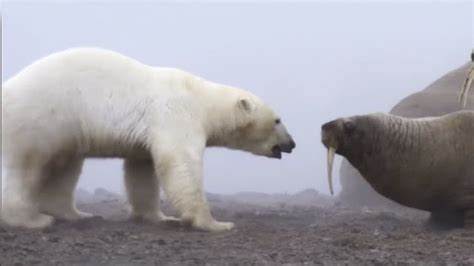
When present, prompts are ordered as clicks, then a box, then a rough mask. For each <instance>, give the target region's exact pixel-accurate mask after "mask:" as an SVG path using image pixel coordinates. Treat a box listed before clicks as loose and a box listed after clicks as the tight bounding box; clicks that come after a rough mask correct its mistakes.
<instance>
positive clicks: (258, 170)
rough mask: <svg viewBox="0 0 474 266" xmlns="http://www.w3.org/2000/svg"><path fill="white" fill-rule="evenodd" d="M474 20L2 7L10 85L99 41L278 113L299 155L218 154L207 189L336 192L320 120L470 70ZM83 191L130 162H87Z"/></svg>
mask: <svg viewBox="0 0 474 266" xmlns="http://www.w3.org/2000/svg"><path fill="white" fill-rule="evenodd" d="M472 13H473V7H472V2H471V1H456V2H455V1H445V2H439V1H438V2H429V1H418V2H408V1H404V2H401V3H396V2H388V1H383V2H373V1H371V2H363V1H359V2H354V1H350V2H340V1H338V2H329V1H328V2H324V1H318V2H299V3H294V2H273V3H272V2H268V1H264V2H261V3H257V2H248V1H247V2H241V3H226V4H219V3H211V2H201V3H196V2H193V3H189V2H188V3H153V2H137V1H133V2H120V3H111V2H110V1H106V2H99V1H96V2H88V3H79V2H75V3H62V4H61V3H55V2H48V3H41V4H39V3H37V2H32V3H28V2H20V3H18V2H5V1H4V3H3V10H2V15H3V78H4V80H5V79H7V78H9V77H11V76H12V75H14V74H15V73H17V72H18V71H19V70H21V69H22V68H23V67H25V66H27V65H28V64H30V63H31V62H32V61H33V60H35V59H37V58H39V57H41V56H44V55H47V54H49V53H51V52H55V51H59V50H62V49H66V48H69V47H76V46H99V47H103V48H108V49H113V50H116V51H118V52H121V53H124V54H126V55H128V56H131V57H134V58H136V59H138V60H140V61H142V62H144V63H147V64H150V65H157V66H158V65H161V66H172V67H178V68H182V69H185V70H188V71H191V72H193V73H195V74H198V75H201V76H203V77H204V78H206V79H209V80H213V81H216V82H221V83H226V84H229V85H233V86H238V87H241V88H244V89H247V90H250V91H252V92H254V93H255V94H257V95H259V96H260V97H261V98H263V99H264V100H265V101H266V102H268V103H269V104H270V105H271V106H272V107H273V108H274V109H275V110H277V112H278V113H279V114H280V115H281V117H282V120H283V122H284V123H285V125H286V126H287V128H288V129H289V131H290V132H291V134H292V135H293V137H294V139H295V141H296V143H297V148H296V150H295V151H294V153H293V154H291V155H289V156H284V158H283V159H282V160H273V159H267V158H262V157H256V156H253V155H250V154H246V153H243V152H237V151H229V150H224V149H209V150H208V151H207V153H206V158H205V186H206V189H207V190H208V191H211V192H221V193H232V192H237V191H261V192H295V191H298V190H302V189H305V188H316V189H318V190H320V191H323V192H327V191H328V189H327V181H326V167H325V152H326V151H325V149H324V148H323V146H322V144H321V143H320V126H321V124H322V123H324V122H326V121H328V120H331V119H334V118H336V117H339V116H347V115H354V114H360V113H367V112H374V111H388V110H389V109H390V107H392V106H393V105H394V104H395V103H396V102H398V101H399V100H401V99H402V98H403V97H405V96H407V95H408V94H410V93H413V92H415V91H418V90H421V89H422V88H424V87H425V86H427V85H428V84H429V83H431V82H432V81H434V80H435V79H437V78H438V77H440V76H441V75H443V74H444V73H446V72H448V71H450V70H452V69H454V68H456V67H458V66H460V65H461V64H463V63H465V62H466V61H467V60H468V59H469V54H470V51H471V49H472V47H473V44H474V42H473V39H472V36H473V22H472ZM336 166H338V164H336ZM336 176H337V175H336ZM80 186H82V187H86V188H88V189H92V188H95V187H97V186H103V187H105V188H107V189H111V190H115V191H121V190H122V176H121V165H120V163H119V162H118V161H117V160H106V161H105V160H100V161H88V163H87V164H86V167H85V168H84V171H83V176H82V177H81V180H80ZM337 187H338V184H336V188H337Z"/></svg>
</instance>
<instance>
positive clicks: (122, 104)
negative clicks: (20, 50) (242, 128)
mask: <svg viewBox="0 0 474 266" xmlns="http://www.w3.org/2000/svg"><path fill="white" fill-rule="evenodd" d="M153 72H154V70H153V68H151V67H149V66H146V65H144V64H142V63H140V62H138V61H136V60H133V59H131V58H128V57H126V56H123V55H120V54H118V53H115V52H112V51H108V50H103V49H98V48H76V49H69V50H66V51H63V52H59V53H55V54H51V55H49V56H46V57H44V58H42V59H39V60H38V61H36V62H34V63H33V64H31V65H30V66H28V67H26V68H25V69H23V70H22V71H21V72H19V73H18V74H17V75H15V76H14V77H12V78H11V79H10V80H8V81H6V82H5V83H4V84H3V97H2V103H3V104H2V105H3V106H2V111H3V118H4V119H3V123H4V129H3V130H2V138H5V139H6V140H8V141H7V142H6V143H7V145H5V147H4V148H5V149H6V150H5V151H6V152H13V151H18V150H20V151H21V150H22V149H21V148H19V147H15V146H17V145H22V143H27V144H28V145H29V146H30V147H29V148H30V149H35V148H36V149H45V147H51V149H53V148H54V147H55V146H65V145H64V143H65V142H68V143H74V142H75V144H76V146H77V145H81V146H82V147H86V149H87V147H90V146H94V145H96V144H100V143H101V141H102V142H106V141H111V142H113V141H115V140H117V139H119V138H122V139H123V137H122V136H119V135H120V134H123V131H125V130H128V134H130V138H139V137H140V132H144V131H145V130H146V129H144V125H142V124H140V123H141V121H142V120H141V119H139V118H137V117H136V116H140V115H143V113H144V112H145V109H146V108H147V104H148V103H149V102H150V99H151V98H152V96H151V94H153V93H155V94H157V93H161V94H166V93H165V92H163V91H162V92H160V91H159V90H154V88H153V87H156V85H157V84H156V80H155V77H154V75H153ZM152 81H153V82H154V83H153V84H152ZM129 128H133V129H134V130H136V131H134V130H132V131H131V132H130V130H129ZM137 131H140V132H137ZM89 139H91V140H95V141H96V142H97V141H98V142H97V143H96V144H94V143H88V140H89ZM78 141H82V143H80V144H78V143H77V142H78ZM8 143H10V144H11V145H8ZM25 145H26V144H25ZM35 145H36V147H35ZM104 145H105V146H107V145H106V143H104ZM99 146H100V145H99ZM98 149H103V148H102V147H98Z"/></svg>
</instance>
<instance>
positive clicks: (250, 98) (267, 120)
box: [224, 95, 295, 159]
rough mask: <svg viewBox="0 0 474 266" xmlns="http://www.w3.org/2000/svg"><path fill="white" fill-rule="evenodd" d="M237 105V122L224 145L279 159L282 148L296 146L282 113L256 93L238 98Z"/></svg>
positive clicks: (235, 118) (289, 148)
mask: <svg viewBox="0 0 474 266" xmlns="http://www.w3.org/2000/svg"><path fill="white" fill-rule="evenodd" d="M233 109H234V112H233V113H234V119H233V120H234V124H233V127H232V130H231V131H230V132H228V133H227V134H226V135H227V136H225V141H224V146H226V147H228V148H231V149H238V150H244V151H248V152H251V153H253V154H256V155H261V156H266V157H271V158H278V159H280V158H281V153H282V152H286V153H291V151H292V150H293V149H294V148H295V142H294V141H293V138H292V137H291V135H290V134H289V133H288V132H287V130H286V128H285V126H284V125H283V123H282V121H281V119H280V117H279V116H277V115H276V114H275V112H274V111H273V110H272V109H270V108H269V107H268V106H267V105H266V104H264V103H263V102H262V101H261V100H260V99H259V98H257V97H256V96H254V95H246V96H243V97H240V98H238V100H237V101H236V102H234V103H233Z"/></svg>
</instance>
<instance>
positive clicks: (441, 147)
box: [322, 111, 474, 228]
mask: <svg viewBox="0 0 474 266" xmlns="http://www.w3.org/2000/svg"><path fill="white" fill-rule="evenodd" d="M322 141H323V144H324V145H325V146H326V147H327V148H329V147H330V146H331V147H334V148H336V153H337V154H340V155H342V156H344V157H345V158H347V159H348V160H349V162H350V163H351V164H352V165H353V166H355V167H356V168H357V169H358V170H359V172H360V173H361V174H362V176H363V177H364V178H365V179H366V180H367V182H369V183H370V185H371V186H372V187H373V188H374V189H375V190H376V191H377V192H379V193H380V194H382V195H384V196H385V197H387V198H390V199H392V200H393V201H396V202H398V203H400V204H403V205H406V206H408V207H413V208H417V209H421V210H426V211H429V212H431V213H432V217H431V218H432V220H435V222H443V221H445V220H446V218H448V220H449V218H451V220H452V219H456V217H458V218H463V219H461V220H460V221H457V222H459V223H458V225H462V224H464V226H466V227H469V228H474V112H473V111H458V112H455V113H452V114H448V115H445V116H442V117H436V118H435V117H431V118H417V119H410V118H402V117H398V116H393V115H388V114H382V113H376V114H369V115H364V116H353V117H349V118H340V119H337V120H334V121H331V122H328V123H326V124H324V125H323V126H322Z"/></svg>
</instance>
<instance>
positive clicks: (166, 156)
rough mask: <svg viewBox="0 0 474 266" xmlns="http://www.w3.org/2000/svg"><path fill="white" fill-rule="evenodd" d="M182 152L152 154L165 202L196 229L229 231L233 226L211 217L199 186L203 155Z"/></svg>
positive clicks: (170, 151)
mask: <svg viewBox="0 0 474 266" xmlns="http://www.w3.org/2000/svg"><path fill="white" fill-rule="evenodd" d="M181 144H182V143H181ZM180 146H181V145H180ZM183 149H184V150H183V151H179V150H178V149H176V148H175V149H171V150H166V149H160V150H158V151H157V152H156V153H155V154H154V158H156V159H158V160H156V163H155V167H156V169H157V171H156V172H157V174H158V178H159V180H160V182H161V184H162V186H163V189H164V191H165V193H166V195H167V198H168V199H169V200H170V201H171V204H172V205H173V206H174V207H175V208H176V209H177V210H178V212H179V213H180V215H181V219H182V221H183V222H184V223H187V224H190V225H191V226H192V227H194V228H196V229H200V230H205V231H213V232H218V231H226V230H230V229H232V228H233V227H234V224H233V223H229V222H218V221H216V220H215V219H214V218H213V217H212V215H211V213H210V210H209V206H208V204H207V200H206V197H205V193H204V191H203V184H202V152H201V151H197V152H195V153H194V152H193V151H186V147H184V148H183ZM155 155H156V156H155Z"/></svg>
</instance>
